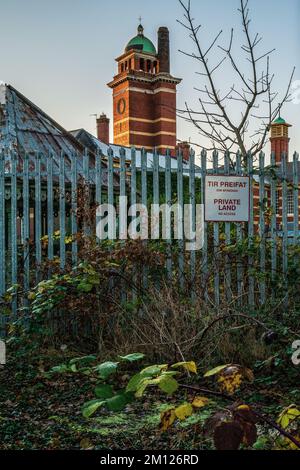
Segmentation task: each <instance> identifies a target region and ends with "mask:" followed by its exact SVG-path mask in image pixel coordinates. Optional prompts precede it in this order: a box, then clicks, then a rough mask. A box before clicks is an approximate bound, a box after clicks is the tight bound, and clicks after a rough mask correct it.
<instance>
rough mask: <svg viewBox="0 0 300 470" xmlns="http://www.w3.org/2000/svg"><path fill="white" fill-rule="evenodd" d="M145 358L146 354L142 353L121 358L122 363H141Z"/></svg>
mask: <svg viewBox="0 0 300 470" xmlns="http://www.w3.org/2000/svg"><path fill="white" fill-rule="evenodd" d="M144 357H145V354H142V353H133V354H127V356H119V358H120V359H122V361H129V362H135V361H140V360H141V359H143V358H144Z"/></svg>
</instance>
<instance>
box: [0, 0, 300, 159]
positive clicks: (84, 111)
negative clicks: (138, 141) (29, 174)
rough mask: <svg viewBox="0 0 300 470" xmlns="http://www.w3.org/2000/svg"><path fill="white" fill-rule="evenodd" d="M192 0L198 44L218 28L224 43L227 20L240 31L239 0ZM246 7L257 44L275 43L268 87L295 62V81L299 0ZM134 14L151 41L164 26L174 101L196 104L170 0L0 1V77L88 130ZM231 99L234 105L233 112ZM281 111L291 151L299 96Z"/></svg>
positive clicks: (197, 82)
mask: <svg viewBox="0 0 300 470" xmlns="http://www.w3.org/2000/svg"><path fill="white" fill-rule="evenodd" d="M192 4H193V10H194V16H195V18H197V20H198V22H199V23H201V24H202V31H201V38H202V41H203V43H204V45H209V42H210V40H211V39H213V37H214V35H215V33H217V32H218V31H219V30H220V29H223V31H224V33H223V34H224V36H222V37H224V39H221V41H220V43H221V44H223V45H227V42H228V37H229V33H230V29H231V27H232V26H233V27H234V28H235V29H236V31H237V37H238V38H239V34H240V30H241V25H240V18H239V15H238V12H237V8H238V5H239V0H226V1H224V0H193V1H192ZM249 6H250V9H251V16H252V30H253V31H254V32H259V33H261V34H262V35H263V38H264V39H263V41H264V42H263V43H264V50H269V49H272V48H274V47H275V48H276V52H275V53H274V54H273V56H272V61H271V64H272V65H271V66H272V70H273V72H274V73H275V79H274V85H275V88H276V90H277V91H279V92H281V93H282V92H283V91H284V89H285V86H286V84H287V81H288V78H289V75H290V72H291V70H292V68H293V66H294V65H295V66H296V67H297V69H296V74H295V80H299V81H300V27H299V24H300V1H299V0H249ZM140 15H141V16H142V18H143V20H142V23H143V25H144V28H145V35H146V36H148V37H149V38H150V39H151V40H152V41H153V42H154V44H155V45H156V44H157V38H156V34H157V29H158V27H159V26H167V27H168V28H169V29H170V40H171V72H172V73H173V75H175V76H177V77H180V78H182V79H183V81H182V84H181V85H179V87H178V107H179V108H182V107H183V106H184V103H185V102H186V101H187V102H188V103H189V104H190V105H191V106H192V107H194V108H196V103H197V96H198V92H196V91H195V90H194V87H201V84H202V83H203V82H202V78H201V77H199V75H196V73H195V72H196V71H197V70H198V71H199V65H198V64H197V63H196V62H194V61H193V60H191V59H189V58H187V57H185V56H183V55H182V54H181V53H180V52H178V49H184V50H187V51H190V50H191V47H192V46H191V41H190V39H189V38H188V37H187V34H186V32H185V30H184V29H183V28H182V27H181V26H180V25H179V24H178V23H177V21H176V19H177V18H178V19H182V9H181V7H180V5H179V3H178V1H177V0H163V1H162V0H151V1H149V0H147V1H146V0H127V1H126V2H125V1H121V0H110V1H105V0H51V1H50V0H26V1H25V0H0V20H1V28H0V43H1V45H2V48H1V56H0V80H3V81H5V82H6V83H10V84H11V85H13V86H14V87H15V88H17V89H18V90H19V91H20V92H21V93H23V94H24V95H25V96H27V97H28V98H29V99H31V100H32V101H33V102H34V103H36V104H37V105H38V106H40V107H41V108H42V109H43V110H44V111H45V112H47V113H48V114H49V115H50V116H52V117H53V118H54V119H55V120H57V121H58V122H59V123H60V124H61V125H63V126H64V127H65V128H66V129H68V130H71V129H76V128H81V127H84V128H85V129H87V130H88V131H90V132H92V133H94V134H95V118H94V117H92V116H91V114H94V113H98V114H100V113H101V112H105V113H106V114H107V115H108V116H109V117H110V118H112V98H111V90H110V89H109V88H108V87H107V86H106V84H107V83H108V82H109V81H110V80H111V79H112V77H113V75H115V74H116V63H115V61H114V59H115V58H116V57H118V56H119V55H120V54H121V53H122V52H123V50H124V47H125V46H126V43H127V42H128V41H129V40H130V39H131V37H133V36H135V34H136V27H137V24H138V17H139V16H140ZM236 52H237V57H238V60H239V61H240V63H241V65H242V66H244V65H246V64H247V63H246V61H245V59H244V57H243V56H242V55H241V51H240V49H236ZM213 59H214V57H212V61H213ZM246 68H247V65H246ZM219 81H220V82H219V85H220V87H222V85H229V83H233V81H234V79H233V77H232V76H231V74H230V72H228V69H227V68H225V70H224V77H222V76H221V77H220V78H219ZM231 81H232V82H231ZM299 83H300V82H299ZM298 101H299V102H300V92H298ZM234 106H237V105H236V104H233V111H234V112H235V111H238V109H237V108H234ZM282 116H283V117H284V118H285V119H286V120H287V121H288V122H289V123H291V124H292V125H293V128H292V129H291V131H290V134H291V150H292V151H294V150H297V151H298V152H299V151H300V135H299V129H300V103H299V104H297V105H296V104H292V103H290V104H287V105H286V107H285V108H284V110H283V111H282ZM111 124H112V123H111ZM111 128H112V125H111ZM177 134H178V138H179V139H181V140H188V139H189V138H191V140H192V141H195V142H197V143H199V144H200V145H201V141H202V140H203V138H202V137H201V136H199V135H198V134H197V131H196V130H195V129H194V128H193V127H192V126H191V125H189V124H188V123H184V122H182V121H181V120H180V121H178V133H177ZM111 140H112V135H111ZM266 151H269V149H268V147H267V148H266Z"/></svg>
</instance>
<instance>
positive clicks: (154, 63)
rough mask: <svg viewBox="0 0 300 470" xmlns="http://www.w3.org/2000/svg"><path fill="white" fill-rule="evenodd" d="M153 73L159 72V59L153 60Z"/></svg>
mask: <svg viewBox="0 0 300 470" xmlns="http://www.w3.org/2000/svg"><path fill="white" fill-rule="evenodd" d="M153 73H157V61H156V60H155V61H154V62H153Z"/></svg>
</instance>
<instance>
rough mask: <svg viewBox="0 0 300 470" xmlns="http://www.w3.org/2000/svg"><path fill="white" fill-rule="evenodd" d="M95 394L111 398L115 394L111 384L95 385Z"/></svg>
mask: <svg viewBox="0 0 300 470" xmlns="http://www.w3.org/2000/svg"><path fill="white" fill-rule="evenodd" d="M95 395H96V397H97V398H102V399H103V400H105V399H106V398H111V397H112V396H113V388H112V386H111V385H107V384H98V385H96V387H95Z"/></svg>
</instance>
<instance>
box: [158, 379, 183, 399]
mask: <svg viewBox="0 0 300 470" xmlns="http://www.w3.org/2000/svg"><path fill="white" fill-rule="evenodd" d="M158 386H159V388H160V389H161V390H162V391H163V392H165V393H167V394H168V395H172V393H174V392H176V390H177V389H178V387H179V384H178V382H177V380H175V379H173V377H169V376H165V377H162V378H161V379H160V381H159V384H158Z"/></svg>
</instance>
